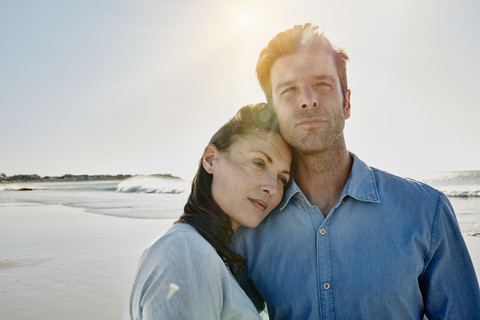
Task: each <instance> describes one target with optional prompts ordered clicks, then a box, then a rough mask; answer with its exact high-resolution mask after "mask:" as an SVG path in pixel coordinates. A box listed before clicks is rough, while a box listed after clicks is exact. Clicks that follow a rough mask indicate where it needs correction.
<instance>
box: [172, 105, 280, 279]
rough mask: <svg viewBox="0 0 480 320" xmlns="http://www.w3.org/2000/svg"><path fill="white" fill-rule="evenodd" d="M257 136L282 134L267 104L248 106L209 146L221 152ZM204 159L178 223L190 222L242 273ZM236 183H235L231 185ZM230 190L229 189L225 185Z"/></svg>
mask: <svg viewBox="0 0 480 320" xmlns="http://www.w3.org/2000/svg"><path fill="white" fill-rule="evenodd" d="M258 133H277V134H279V130H278V124H277V118H276V116H275V112H274V111H273V109H272V107H271V106H270V105H268V104H266V103H257V104H252V105H246V106H244V107H243V108H241V109H240V110H239V111H238V112H237V113H236V114H235V116H233V118H231V119H230V120H229V121H228V122H227V123H226V124H224V125H223V126H222V127H221V128H220V129H218V131H217V132H216V133H215V134H214V135H213V137H212V138H211V139H210V142H209V144H213V145H215V147H216V148H217V149H218V150H219V151H221V152H228V151H229V148H230V146H231V145H232V144H233V143H234V142H235V141H237V140H238V139H239V138H241V137H245V136H249V135H256V134H258ZM202 160H203V158H202V159H200V164H199V166H198V171H197V173H196V175H195V177H194V178H193V182H192V191H191V193H190V196H189V197H188V201H187V204H186V205H185V208H184V213H183V215H182V216H181V217H180V218H179V219H178V220H177V221H176V222H175V223H187V224H190V225H192V226H193V227H195V229H196V230H197V231H198V232H199V233H200V234H201V235H202V236H203V237H204V238H205V239H206V240H207V241H208V242H209V243H210V244H211V245H212V246H213V247H214V248H215V249H216V250H217V253H218V255H219V256H220V257H221V258H222V260H223V262H224V263H225V264H226V266H227V267H229V268H230V270H231V271H232V272H233V273H237V272H239V271H240V270H241V268H242V267H243V265H244V263H245V259H243V258H242V256H240V255H239V254H237V253H235V252H234V251H233V250H231V249H230V242H231V239H232V235H233V229H232V222H231V219H230V217H229V216H228V215H227V214H226V213H225V212H223V210H222V209H220V207H219V206H218V205H217V203H216V202H215V200H214V199H213V196H212V175H211V174H209V173H208V172H207V171H205V169H204V168H203V164H202ZM233 183H235V181H232V184H233ZM225 187H228V186H225Z"/></svg>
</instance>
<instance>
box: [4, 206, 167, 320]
mask: <svg viewBox="0 0 480 320" xmlns="http://www.w3.org/2000/svg"><path fill="white" fill-rule="evenodd" d="M0 221H1V223H0V319H9V320H16V319H18V320H20V319H52V320H55V319H121V318H122V316H123V312H124V310H125V307H126V305H127V301H128V296H129V291H130V287H131V284H132V283H133V277H134V275H135V270H136V266H137V263H138V259H139V258H140V255H141V253H142V251H143V248H145V246H146V245H148V244H149V243H150V242H151V241H152V240H153V239H154V238H155V237H157V236H159V235H161V234H163V233H164V232H165V231H166V230H167V229H168V228H169V227H170V226H171V225H172V223H173V221H174V220H173V219H132V218H122V217H112V216H106V215H101V214H94V213H88V212H85V211H84V209H79V208H72V207H67V206H62V205H39V204H30V203H9V204H5V203H4V204H1V203H0Z"/></svg>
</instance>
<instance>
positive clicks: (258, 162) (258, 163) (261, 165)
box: [253, 160, 265, 168]
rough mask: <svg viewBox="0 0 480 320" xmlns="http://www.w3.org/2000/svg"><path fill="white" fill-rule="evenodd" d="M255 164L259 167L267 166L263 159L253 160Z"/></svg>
mask: <svg viewBox="0 0 480 320" xmlns="http://www.w3.org/2000/svg"><path fill="white" fill-rule="evenodd" d="M253 164H254V165H256V166H257V167H259V168H263V167H265V164H264V163H263V161H259V160H255V161H253Z"/></svg>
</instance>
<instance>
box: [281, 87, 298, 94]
mask: <svg viewBox="0 0 480 320" xmlns="http://www.w3.org/2000/svg"><path fill="white" fill-rule="evenodd" d="M294 90H295V87H288V88H285V89H284V90H283V91H282V94H285V93H289V92H292V91H294Z"/></svg>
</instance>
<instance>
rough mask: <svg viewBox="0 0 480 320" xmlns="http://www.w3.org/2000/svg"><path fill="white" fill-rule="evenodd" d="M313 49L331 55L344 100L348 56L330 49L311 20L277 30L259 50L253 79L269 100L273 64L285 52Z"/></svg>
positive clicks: (285, 53)
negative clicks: (277, 32)
mask: <svg viewBox="0 0 480 320" xmlns="http://www.w3.org/2000/svg"><path fill="white" fill-rule="evenodd" d="M316 51H318V52H321V51H326V52H327V53H329V54H331V55H332V56H333V59H334V61H335V67H336V69H337V73H338V77H339V79H340V84H341V89H342V94H343V100H344V103H345V100H346V96H347V92H348V85H347V71H346V62H347V60H348V56H347V54H346V53H345V52H344V51H343V50H342V49H339V48H334V47H333V46H332V44H331V43H330V41H329V40H328V39H327V37H326V36H325V35H324V34H323V33H320V32H319V31H318V26H313V25H312V24H311V23H306V24H304V25H295V26H294V27H293V28H291V29H288V30H285V31H283V32H280V33H279V34H277V35H276V36H275V38H273V39H272V40H270V42H269V43H268V45H267V46H266V47H265V48H264V49H263V50H262V51H261V52H260V56H259V57H258V61H257V68H256V72H257V78H258V81H259V83H260V86H261V87H262V90H263V92H264V93H265V96H266V98H267V101H268V102H269V103H271V102H272V82H271V77H270V76H271V69H272V66H273V64H274V63H275V62H276V61H277V60H278V59H279V58H281V57H283V56H286V55H292V54H296V53H301V52H316Z"/></svg>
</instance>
